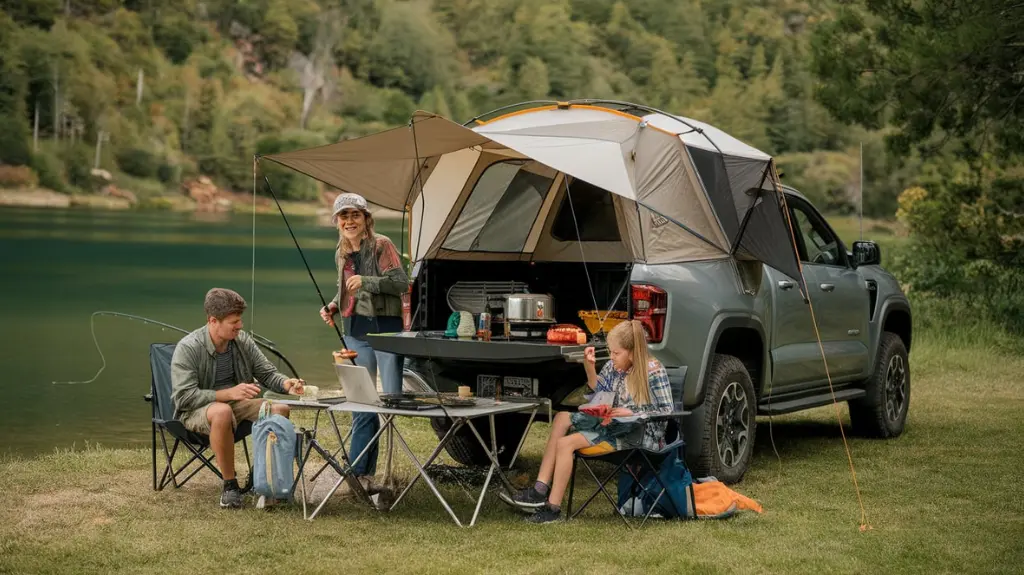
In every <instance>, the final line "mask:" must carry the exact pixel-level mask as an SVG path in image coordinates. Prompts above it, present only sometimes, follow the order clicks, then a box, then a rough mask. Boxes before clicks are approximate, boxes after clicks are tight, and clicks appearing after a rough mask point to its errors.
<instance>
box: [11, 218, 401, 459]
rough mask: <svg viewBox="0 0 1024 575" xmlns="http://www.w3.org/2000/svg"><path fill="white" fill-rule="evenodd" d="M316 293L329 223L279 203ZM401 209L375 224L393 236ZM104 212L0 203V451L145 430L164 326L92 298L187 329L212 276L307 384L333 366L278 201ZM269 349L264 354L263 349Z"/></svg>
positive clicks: (110, 440) (196, 322) (198, 318)
mask: <svg viewBox="0 0 1024 575" xmlns="http://www.w3.org/2000/svg"><path fill="white" fill-rule="evenodd" d="M288 221H289V222H290V223H291V224H292V228H293V229H294V230H295V234H296V236H297V237H298V239H299V243H300V245H301V246H302V248H303V250H304V252H305V254H306V258H307V260H309V263H310V265H311V267H312V268H313V273H314V275H315V277H316V281H317V283H318V284H319V285H320V289H321V291H323V293H324V296H325V297H326V298H327V299H330V298H331V297H332V295H333V290H335V289H336V278H337V276H336V273H335V270H334V262H333V252H334V246H335V245H336V243H337V231H336V230H334V229H333V228H331V227H330V226H325V225H323V224H320V223H318V221H317V220H316V219H315V218H309V217H306V218H302V217H297V216H289V218H288ZM400 229H401V223H400V222H399V221H396V220H385V221H383V222H378V224H377V230H378V232H380V233H385V234H387V235H389V236H391V237H392V239H394V240H395V244H396V245H400V239H399V237H398V234H400V233H401V232H400ZM255 230H256V240H255V242H256V249H255V260H256V273H255V297H253V295H254V294H253V273H252V272H253V218H252V215H251V214H250V215H243V214H180V213H170V212H131V211H125V212H104V211H87V210H54V209H19V208H0V343H2V346H0V391H2V393H3V402H2V403H0V452H3V453H16V454H22V455H33V454H38V453H42V452H48V451H52V450H53V449H54V448H72V447H74V448H83V447H85V446H86V444H87V443H88V444H100V445H103V446H107V447H115V446H134V447H141V446H145V445H148V443H149V433H150V430H149V429H150V426H149V418H150V406H149V404H148V403H145V402H144V401H143V400H142V396H143V395H145V394H146V393H147V392H148V390H149V381H150V374H149V355H148V353H149V351H148V350H149V344H150V343H155V342H176V341H177V340H178V339H180V337H181V334H179V333H177V332H175V331H172V330H163V329H161V328H160V327H155V326H152V325H147V324H143V323H141V322H138V321H133V320H128V319H124V318H119V317H109V316H98V317H96V319H95V330H96V337H97V339H98V341H99V345H100V348H101V349H102V351H103V355H104V356H105V357H106V369H105V370H104V371H103V373H102V374H101V375H100V376H99V378H98V379H96V381H94V382H92V383H87V384H77V385H66V384H56V385H55V384H53V383H52V382H54V381H69V380H79V381H80V380H88V379H90V378H92V377H93V375H95V373H96V371H97V370H98V369H99V368H100V366H101V365H103V361H102V359H101V358H100V355H99V353H98V352H97V351H96V347H95V345H94V344H93V339H92V336H91V334H90V328H89V320H90V315H91V314H92V313H93V312H95V311H99V310H108V311H116V312H121V313H128V314H134V315H140V316H144V317H147V318H152V319H155V320H158V321H162V322H164V323H169V324H171V325H175V326H178V327H181V328H184V329H187V330H190V331H191V330H192V329H195V328H197V327H200V326H202V325H203V324H204V323H205V317H204V315H203V296H204V295H205V294H206V291H207V290H208V289H210V288H211V287H215V286H216V287H226V288H230V289H233V290H236V291H237V292H238V293H240V294H242V296H243V297H245V298H246V300H247V301H248V302H249V310H248V311H246V313H245V316H244V321H245V329H246V330H248V331H255V332H256V333H259V334H261V335H263V336H265V337H267V338H269V339H271V340H273V341H274V342H276V343H277V345H278V347H279V349H281V350H282V351H283V352H284V353H285V355H287V356H288V358H289V360H291V362H292V364H294V365H295V367H296V368H297V369H298V371H299V374H300V375H301V376H302V377H303V378H304V379H305V380H306V381H307V382H309V383H311V384H315V383H316V382H317V381H318V380H322V379H324V378H332V379H333V378H334V372H333V369H332V368H331V351H332V350H334V349H338V341H337V336H336V335H335V333H334V330H333V329H331V328H330V327H328V326H326V325H324V323H323V322H322V321H321V320H320V318H319V315H318V311H317V310H318V309H319V308H320V300H319V298H318V297H317V294H316V290H315V289H314V288H313V285H312V282H310V280H309V276H308V275H307V273H306V270H305V268H304V267H303V265H302V259H301V258H300V257H299V253H298V252H297V251H296V249H295V246H294V244H293V243H292V240H291V238H290V237H289V235H288V231H287V229H286V228H285V225H284V221H283V220H282V218H281V216H280V215H264V216H256V225H255ZM272 359H273V358H272Z"/></svg>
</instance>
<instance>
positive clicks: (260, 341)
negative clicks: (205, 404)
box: [51, 310, 299, 385]
mask: <svg viewBox="0 0 1024 575" xmlns="http://www.w3.org/2000/svg"><path fill="white" fill-rule="evenodd" d="M100 315H107V316H111V317H120V318H125V319H128V320H135V321H141V322H142V323H144V324H147V325H156V326H160V327H161V328H164V329H171V330H174V331H176V332H179V333H182V334H184V335H188V334H190V333H192V332H190V331H189V330H187V329H183V328H180V327H178V326H176V325H171V324H169V323H164V322H162V321H159V320H155V319H152V318H148V317H142V316H141V315H134V314H130V313H121V312H119V311H105V310H101V311H94V312H92V315H90V316H89V331H90V332H92V343H93V345H95V346H96V351H97V352H98V353H99V354H100V360H102V361H103V365H102V366H100V369H99V371H97V372H96V375H94V376H92V379H88V380H85V381H53V382H51V383H52V384H53V385H78V384H82V383H92V382H94V381H96V380H97V379H98V378H99V377H100V374H101V373H103V370H105V369H106V368H107V358H106V357H105V356H104V355H103V350H102V349H100V341H99V339H97V338H96V316H100ZM249 335H250V336H252V339H253V341H255V342H256V345H258V346H260V347H262V348H263V349H266V350H267V351H269V352H270V353H272V354H273V355H274V356H276V357H277V358H278V359H280V360H281V361H283V362H284V363H285V365H287V366H288V369H289V370H290V371H291V372H292V375H293V376H295V377H296V378H298V377H299V372H298V370H296V369H295V366H294V365H292V362H290V361H288V358H287V357H285V355H284V354H283V353H281V352H280V351H279V350H278V349H277V344H276V343H274V342H273V341H271V340H269V339H267V338H265V337H263V336H262V335H260V334H258V333H251V332H250V333H249Z"/></svg>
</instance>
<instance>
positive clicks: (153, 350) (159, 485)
mask: <svg viewBox="0 0 1024 575" xmlns="http://www.w3.org/2000/svg"><path fill="white" fill-rule="evenodd" d="M175 346H176V344H173V343H154V344H151V345H150V346H149V367H150V371H151V373H152V381H151V385H150V392H149V394H148V395H146V396H145V399H146V401H149V402H150V403H152V405H153V419H152V429H153V444H152V451H153V490H154V491H161V490H163V488H164V487H167V484H168V483H170V484H173V485H174V487H175V488H178V487H181V486H182V485H185V484H186V483H188V481H189V480H190V479H192V477H194V476H195V475H196V474H197V473H199V472H200V471H202V469H203V468H204V467H205V468H207V469H209V470H210V471H212V472H213V473H214V474H216V475H217V477H219V478H221V479H223V478H224V476H223V475H221V472H220V470H219V469H217V466H216V465H214V463H213V461H212V460H211V457H210V456H207V455H206V452H207V451H208V450H209V449H210V437H209V436H208V435H206V434H203V433H195V432H192V431H189V430H188V429H186V428H185V425H184V424H182V423H181V422H180V421H178V420H177V419H175V418H174V403H173V402H172V401H171V358H172V356H173V355H174V348H175ZM158 430H159V432H160V443H161V444H162V445H163V451H164V457H165V458H166V464H165V466H164V471H163V474H162V475H161V476H160V479H159V481H158V480H157V463H156V459H157V457H156V436H157V431H158ZM251 433H252V422H251V421H241V422H239V423H238V427H237V428H235V443H238V442H239V441H240V442H242V449H243V451H244V452H245V462H246V466H247V467H248V468H249V480H248V481H247V484H246V486H245V488H244V489H243V490H242V491H243V492H246V491H248V490H249V489H250V488H251V487H252V461H251V460H250V459H249V446H248V444H247V443H246V441H245V438H246V437H248V436H249V435H250V434H251ZM167 435H170V436H171V437H173V438H174V444H173V447H171V449H168V448H167ZM181 445H183V446H185V448H186V449H187V450H188V451H189V452H190V453H191V454H192V457H191V458H189V460H188V461H187V462H185V464H184V465H182V466H180V467H178V468H177V469H175V468H174V456H175V454H177V452H178V447H179V446H181ZM195 462H199V465H197V466H195V467H194V468H193V469H192V471H191V472H190V473H189V474H188V475H187V476H186V477H185V479H182V480H179V479H178V477H179V476H180V475H182V474H183V473H185V472H186V471H188V470H189V468H190V467H191V466H192V464H193V463H195Z"/></svg>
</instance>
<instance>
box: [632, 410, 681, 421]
mask: <svg viewBox="0 0 1024 575" xmlns="http://www.w3.org/2000/svg"><path fill="white" fill-rule="evenodd" d="M691 413H693V412H692V411H673V412H671V413H659V414H656V415H644V416H642V417H643V418H645V419H647V421H666V420H669V419H679V418H682V417H686V416H687V415H690V414H691Z"/></svg>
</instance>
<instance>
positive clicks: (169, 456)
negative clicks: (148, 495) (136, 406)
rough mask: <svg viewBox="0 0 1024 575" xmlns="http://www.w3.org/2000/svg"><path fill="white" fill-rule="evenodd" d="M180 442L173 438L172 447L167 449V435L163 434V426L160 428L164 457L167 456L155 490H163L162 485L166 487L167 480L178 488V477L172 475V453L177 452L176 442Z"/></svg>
mask: <svg viewBox="0 0 1024 575" xmlns="http://www.w3.org/2000/svg"><path fill="white" fill-rule="evenodd" d="M180 442H181V440H180V439H175V440H174V448H173V449H171V450H168V449H167V435H166V434H164V430H163V428H160V443H161V444H162V445H163V447H164V457H166V458H167V466H166V467H164V474H163V477H162V478H161V479H160V487H159V489H157V491H161V490H163V488H164V487H167V482H168V481H170V482H171V483H173V484H174V488H175V489H177V488H178V479H177V477H175V476H174V454H175V453H177V451H178V443H180ZM168 476H170V477H168Z"/></svg>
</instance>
